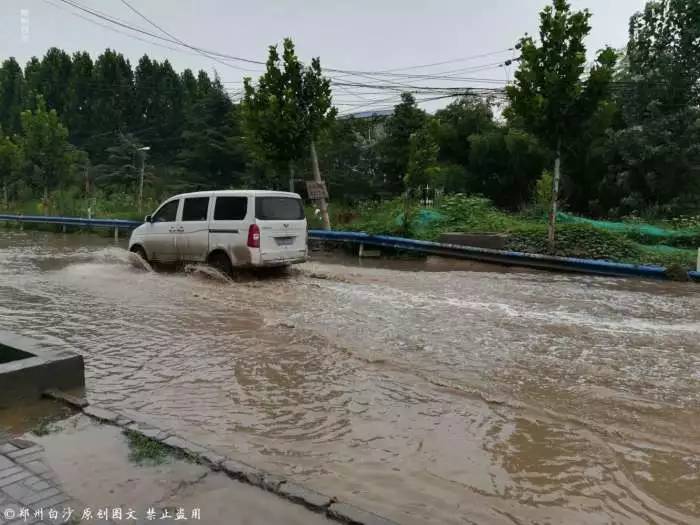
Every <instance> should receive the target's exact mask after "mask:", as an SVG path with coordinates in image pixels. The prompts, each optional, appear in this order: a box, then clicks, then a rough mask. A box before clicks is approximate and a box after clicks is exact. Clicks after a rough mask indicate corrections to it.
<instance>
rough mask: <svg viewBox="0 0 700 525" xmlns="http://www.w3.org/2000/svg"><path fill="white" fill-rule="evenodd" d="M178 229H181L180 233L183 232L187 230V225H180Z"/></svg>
mask: <svg viewBox="0 0 700 525" xmlns="http://www.w3.org/2000/svg"><path fill="white" fill-rule="evenodd" d="M177 231H179V232H180V233H183V232H184V231H185V227H184V226H180V227H179V228H178V229H177Z"/></svg>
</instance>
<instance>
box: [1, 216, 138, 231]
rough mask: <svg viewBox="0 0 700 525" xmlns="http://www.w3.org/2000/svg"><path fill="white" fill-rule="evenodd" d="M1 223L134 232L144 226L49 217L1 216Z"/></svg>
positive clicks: (112, 220)
mask: <svg viewBox="0 0 700 525" xmlns="http://www.w3.org/2000/svg"><path fill="white" fill-rule="evenodd" d="M0 221H10V222H31V223H37V224H65V225H67V226H94V227H97V228H119V229H122V230H133V229H134V228H137V227H139V226H141V224H143V223H142V222H140V221H126V220H122V219H85V218H83V217H55V216H47V215H0Z"/></svg>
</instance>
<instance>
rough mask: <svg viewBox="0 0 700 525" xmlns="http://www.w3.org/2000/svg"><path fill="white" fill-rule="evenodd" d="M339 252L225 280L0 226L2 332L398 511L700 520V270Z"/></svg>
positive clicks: (439, 515) (384, 510)
mask: <svg viewBox="0 0 700 525" xmlns="http://www.w3.org/2000/svg"><path fill="white" fill-rule="evenodd" d="M348 262H349V261H345V260H336V259H334V258H330V259H327V258H326V259H324V258H321V259H317V260H315V261H313V262H311V263H308V264H305V265H302V266H300V267H299V268H295V269H293V270H292V271H291V272H289V273H288V274H287V275H283V276H277V277H274V278H266V279H256V278H241V279H238V280H235V281H233V282H228V281H224V282H221V281H220V280H214V279H211V278H210V277H208V276H207V275H205V271H203V270H200V269H198V268H191V269H190V270H191V271H189V272H187V273H185V272H178V273H163V272H149V271H146V270H145V269H144V268H143V267H142V266H139V265H138V262H137V261H135V260H134V258H133V256H131V255H130V254H128V253H127V252H126V251H125V250H124V247H123V245H118V246H117V245H114V244H112V243H111V242H110V241H108V240H106V239H102V238H99V237H95V236H87V235H83V236H81V235H60V234H48V233H39V232H10V231H3V232H0V328H1V329H6V330H11V331H14V332H18V333H20V334H24V335H28V336H31V337H34V338H38V339H42V340H43V341H44V342H45V343H46V344H48V345H53V346H56V347H60V348H69V349H72V350H75V351H77V352H80V353H81V354H83V356H84V357H85V360H86V381H87V384H88V392H87V395H88V398H89V399H90V400H91V401H94V402H100V403H102V404H104V405H106V406H109V407H112V408H114V409H115V410H117V411H119V412H122V413H124V414H127V415H128V414H129V413H132V414H133V413H139V414H142V415H144V414H145V415H148V416H149V417H150V418H151V419H153V420H154V421H157V422H158V423H159V425H160V426H163V427H168V428H172V429H173V430H175V431H176V432H177V433H178V434H182V435H183V436H186V437H187V438H188V439H190V440H192V441H195V442H198V443H202V444H205V445H207V446H209V447H211V448H214V449H216V450H219V451H221V452H222V453H224V454H226V455H230V456H233V457H240V458H241V459H244V460H245V461H246V462H248V463H252V464H254V465H257V466H259V467H261V468H264V469H265V470H269V471H274V472H278V473H280V474H284V475H285V476H288V477H290V478H293V479H295V480H298V481H299V482H301V483H303V484H305V485H307V486H309V487H311V488H316V489H317V490H320V491H322V492H324V493H327V494H331V495H337V496H338V497H339V498H342V499H343V500H345V501H349V502H351V503H355V504H357V505H358V506H361V507H364V508H366V509H368V510H371V511H374V512H376V513H378V514H381V515H385V516H387V517H389V518H392V519H394V520H396V521H399V522H401V523H470V522H474V523H542V522H552V523H601V524H602V523H612V522H615V523H640V522H656V523H697V522H698V521H699V520H700V337H699V335H700V287H693V286H689V285H687V284H682V283H661V282H648V281H630V280H622V279H608V278H597V277H589V276H570V275H559V274H550V273H535V272H513V271H494V267H491V266H489V267H483V266H479V265H474V264H470V263H465V262H457V261H445V260H439V259H437V260H435V259H430V260H428V261H423V262H415V261H409V262H405V261H403V262H389V261H379V262H375V263H369V264H370V265H369V266H367V265H365V266H357V265H349V264H338V263H348ZM353 262H354V261H353Z"/></svg>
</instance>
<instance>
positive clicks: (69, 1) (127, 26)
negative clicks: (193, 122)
mask: <svg viewBox="0 0 700 525" xmlns="http://www.w3.org/2000/svg"><path fill="white" fill-rule="evenodd" d="M58 1H59V2H62V3H64V4H66V5H70V6H71V7H74V8H75V9H79V10H80V11H83V12H85V13H88V14H90V15H92V16H95V17H97V18H100V19H102V20H105V21H107V22H110V23H112V24H116V25H118V26H120V27H123V28H125V29H128V30H130V31H134V32H137V33H141V34H144V35H146V36H150V37H151V38H156V39H158V40H163V41H165V42H169V43H171V44H177V45H181V46H183V47H186V48H188V49H191V50H193V51H199V52H203V53H206V54H208V55H215V56H217V57H222V58H228V59H230V60H235V61H238V62H246V63H249V64H256V65H265V62H261V61H260V60H252V59H248V58H243V57H237V56H233V55H228V54H225V53H219V52H217V51H211V50H208V49H204V48H201V47H197V46H193V45H190V44H187V43H182V42H178V41H177V40H175V39H173V38H166V37H162V36H160V35H157V34H155V33H151V32H150V31H147V30H145V29H141V28H139V27H135V26H133V25H131V24H127V23H124V22H121V21H120V20H118V19H116V18H114V17H112V16H107V15H103V14H101V13H99V12H98V11H95V10H93V9H90V8H87V7H85V6H83V5H80V4H78V3H77V2H73V1H72V0H58Z"/></svg>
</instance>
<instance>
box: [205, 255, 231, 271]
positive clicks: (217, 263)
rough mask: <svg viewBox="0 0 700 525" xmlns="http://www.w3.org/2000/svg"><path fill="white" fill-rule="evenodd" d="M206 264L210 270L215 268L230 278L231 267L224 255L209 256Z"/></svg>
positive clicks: (226, 256) (229, 261) (229, 260)
mask: <svg viewBox="0 0 700 525" xmlns="http://www.w3.org/2000/svg"><path fill="white" fill-rule="evenodd" d="M207 262H208V264H209V266H211V267H212V268H216V269H217V270H219V271H220V272H221V273H223V274H224V275H226V276H227V277H231V276H232V275H233V266H232V265H231V259H229V258H228V255H226V254H225V253H221V252H218V253H213V254H211V255H210V256H209V260H208V261H207Z"/></svg>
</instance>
